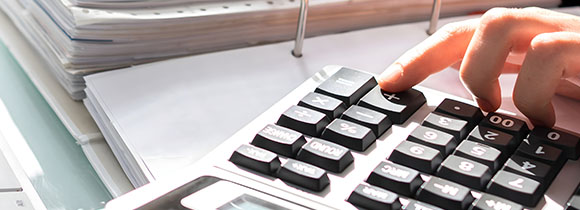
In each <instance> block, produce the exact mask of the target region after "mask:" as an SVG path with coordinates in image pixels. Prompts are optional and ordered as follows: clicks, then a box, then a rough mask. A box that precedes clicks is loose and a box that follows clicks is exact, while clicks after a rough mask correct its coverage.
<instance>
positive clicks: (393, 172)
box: [381, 165, 409, 179]
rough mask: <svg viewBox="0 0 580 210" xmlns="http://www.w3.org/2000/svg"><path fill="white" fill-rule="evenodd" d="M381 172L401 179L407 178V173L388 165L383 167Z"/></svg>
mask: <svg viewBox="0 0 580 210" xmlns="http://www.w3.org/2000/svg"><path fill="white" fill-rule="evenodd" d="M381 171H383V172H384V173H387V174H390V175H393V176H396V177H399V178H403V179H406V178H407V177H408V176H409V171H406V170H402V169H398V168H395V167H392V166H390V165H385V166H383V168H381Z"/></svg>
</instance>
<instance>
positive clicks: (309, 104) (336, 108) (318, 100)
mask: <svg viewBox="0 0 580 210" xmlns="http://www.w3.org/2000/svg"><path fill="white" fill-rule="evenodd" d="M298 106H303V107H306V108H310V109H313V110H316V111H319V112H322V113H324V114H326V117H328V119H334V118H337V117H338V116H340V115H341V114H342V113H343V112H344V110H346V106H345V105H344V103H343V102H342V101H341V100H338V99H335V98H332V97H329V96H326V95H322V94H320V93H309V94H308V95H306V96H304V98H302V100H300V102H298Z"/></svg>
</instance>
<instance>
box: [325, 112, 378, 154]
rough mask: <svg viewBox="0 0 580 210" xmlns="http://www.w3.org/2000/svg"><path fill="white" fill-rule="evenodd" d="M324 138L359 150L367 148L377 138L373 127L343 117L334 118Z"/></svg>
mask: <svg viewBox="0 0 580 210" xmlns="http://www.w3.org/2000/svg"><path fill="white" fill-rule="evenodd" d="M322 138H323V139H326V140H329V141H332V142H334V143H337V144H340V145H342V146H345V147H348V148H350V149H353V150H357V151H364V150H366V149H367V148H368V147H369V146H370V145H371V144H372V143H373V142H375V140H376V139H377V137H376V136H375V134H374V133H373V132H372V131H371V129H369V128H367V127H364V126H362V125H359V124H356V123H353V122H349V121H346V120H343V119H335V120H333V121H332V122H331V123H330V124H329V125H328V126H327V127H326V129H324V131H323V132H322Z"/></svg>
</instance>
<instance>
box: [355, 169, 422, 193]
mask: <svg viewBox="0 0 580 210" xmlns="http://www.w3.org/2000/svg"><path fill="white" fill-rule="evenodd" d="M367 182H368V183H369V184H372V185H375V186H379V187H382V188H385V189H387V190H390V191H393V192H395V193H398V194H401V195H404V196H409V197H412V196H413V195H414V194H415V192H416V191H417V189H418V188H419V187H420V186H421V184H423V180H422V179H421V176H420V174H419V172H418V171H416V170H415V169H412V168H408V167H405V166H402V165H399V164H396V163H392V162H388V161H383V162H381V163H379V165H378V166H377V167H376V168H375V169H374V170H373V172H371V175H369V177H368V178H367Z"/></svg>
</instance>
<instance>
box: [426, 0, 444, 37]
mask: <svg viewBox="0 0 580 210" xmlns="http://www.w3.org/2000/svg"><path fill="white" fill-rule="evenodd" d="M439 13H441V0H433V7H432V8H431V20H430V21H429V29H428V30H427V34H429V35H431V34H433V33H435V31H437V21H438V20H439Z"/></svg>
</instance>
